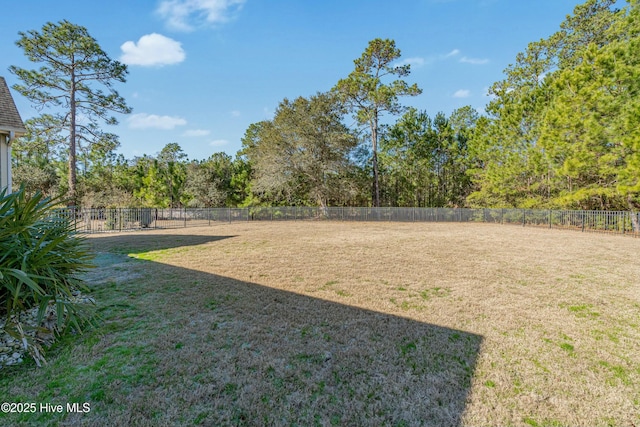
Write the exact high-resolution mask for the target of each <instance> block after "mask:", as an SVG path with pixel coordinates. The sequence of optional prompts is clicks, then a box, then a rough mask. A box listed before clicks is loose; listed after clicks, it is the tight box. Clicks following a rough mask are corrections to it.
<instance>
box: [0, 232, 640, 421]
mask: <svg viewBox="0 0 640 427" xmlns="http://www.w3.org/2000/svg"><path fill="white" fill-rule="evenodd" d="M90 243H91V244H92V245H93V246H94V248H95V249H96V251H97V252H99V256H98V259H97V260H98V263H99V268H98V269H96V271H94V272H92V273H91V274H89V275H88V278H89V280H90V286H91V287H92V289H93V292H94V295H95V296H96V298H97V299H98V307H99V311H100V313H101V315H102V317H103V319H104V320H103V326H104V329H103V330H102V331H101V332H100V333H98V332H95V333H91V334H88V335H87V336H86V337H84V338H78V340H77V342H72V343H71V344H70V347H71V349H70V350H69V351H68V352H65V350H58V353H55V352H54V355H53V357H54V358H56V360H58V362H56V360H52V364H51V365H50V367H48V368H45V370H44V372H43V371H31V370H29V371H25V368H17V369H18V370H16V371H12V372H10V375H9V379H8V380H6V379H5V380H3V381H0V393H2V394H3V395H5V396H6V395H10V396H19V397H22V398H25V396H31V397H30V399H31V400H33V399H35V398H36V397H37V398H38V399H40V400H43V399H45V400H46V399H49V400H50V401H55V402H62V403H64V402H65V401H68V400H69V399H75V400H74V401H89V402H91V403H92V411H91V412H90V413H89V414H67V415H65V416H64V417H61V418H55V417H54V418H50V416H41V417H40V418H37V417H36V418H34V417H31V418H30V417H29V416H23V417H22V418H19V419H17V421H18V422H23V423H25V424H29V423H31V422H34V423H35V422H36V421H37V422H45V423H46V422H60V421H64V422H67V423H69V424H86V425H149V426H152V425H153V426H155V425H194V424H195V425H212V426H213V425H300V426H307V425H349V426H351V425H370V426H379V425H389V426H414V425H415V426H419V425H438V426H440V425H452V426H460V425H465V426H467V425H468V426H484V425H532V426H537V425H541V426H542V425H558V426H561V425H585V426H586V425H590V426H591V425H629V426H631V425H640V262H638V254H639V253H640V239H633V238H624V237H621V236H606V235H594V234H583V233H579V232H572V231H558V230H546V229H532V228H522V227H517V226H500V225H487V224H432V223H427V224H424V223H410V224H409V223H342V222H286V223H234V224H225V225H218V226H214V227H208V228H207V227H205V228H188V229H179V230H157V231H147V232H142V233H126V234H125V233H123V234H111V235H96V236H92V237H91V238H90ZM56 363H58V364H62V363H64V364H65V366H66V365H74V368H73V369H66V370H64V375H62V374H61V375H58V374H56V371H55V369H56V366H60V365H56ZM20 369H22V370H20ZM47 369H49V371H47ZM58 369H60V368H58ZM12 375H13V376H14V377H15V379H12V378H11V376H12ZM18 378H19V379H18ZM65 399H66V400H65ZM83 399H84V400H83ZM48 417H49V418H48ZM2 422H3V421H2V418H0V423H2Z"/></svg>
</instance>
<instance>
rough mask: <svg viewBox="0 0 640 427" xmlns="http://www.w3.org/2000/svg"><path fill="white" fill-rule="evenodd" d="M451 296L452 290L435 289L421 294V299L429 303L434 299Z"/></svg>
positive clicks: (426, 290)
mask: <svg viewBox="0 0 640 427" xmlns="http://www.w3.org/2000/svg"><path fill="white" fill-rule="evenodd" d="M449 294H451V289H449V288H441V287H435V288H430V289H425V290H424V291H422V292H420V297H422V299H423V300H425V301H429V300H431V299H433V298H444V297H446V296H449Z"/></svg>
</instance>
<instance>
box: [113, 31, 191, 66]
mask: <svg viewBox="0 0 640 427" xmlns="http://www.w3.org/2000/svg"><path fill="white" fill-rule="evenodd" d="M120 49H121V50H122V56H120V61H121V62H123V63H125V64H127V65H142V66H145V67H148V66H153V65H159V66H162V65H169V64H177V63H179V62H182V61H184V58H185V57H186V55H185V53H184V50H183V49H182V45H181V43H180V42H177V41H175V40H173V39H170V38H169V37H165V36H163V35H162V34H157V33H151V34H147V35H145V36H142V37H140V40H138V43H137V44H136V43H135V42H132V41H127V42H125V43H123V44H122V46H120Z"/></svg>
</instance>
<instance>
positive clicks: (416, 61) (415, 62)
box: [395, 57, 424, 68]
mask: <svg viewBox="0 0 640 427" xmlns="http://www.w3.org/2000/svg"><path fill="white" fill-rule="evenodd" d="M403 65H411V66H412V67H415V68H419V67H422V66H423V65H424V58H419V57H414V58H407V59H403V60H402V61H400V62H398V63H397V64H395V66H396V67H402V66H403Z"/></svg>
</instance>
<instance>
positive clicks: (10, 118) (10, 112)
mask: <svg viewBox="0 0 640 427" xmlns="http://www.w3.org/2000/svg"><path fill="white" fill-rule="evenodd" d="M6 132H15V133H16V134H18V135H21V134H24V133H26V132H27V130H26V129H25V127H24V123H22V118H20V113H18V109H17V108H16V104H15V102H13V98H12V97H11V92H9V87H8V86H7V82H6V81H5V80H4V77H0V133H6Z"/></svg>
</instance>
